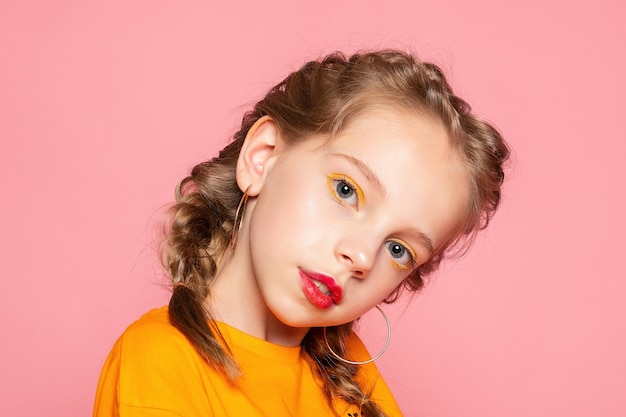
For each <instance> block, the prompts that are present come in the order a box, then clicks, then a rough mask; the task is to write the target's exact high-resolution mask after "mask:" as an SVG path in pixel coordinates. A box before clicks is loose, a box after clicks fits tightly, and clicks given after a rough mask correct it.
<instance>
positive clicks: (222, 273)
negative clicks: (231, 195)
mask: <svg viewBox="0 0 626 417" xmlns="http://www.w3.org/2000/svg"><path fill="white" fill-rule="evenodd" d="M246 249H247V248H242V247H238V248H237V250H236V251H235V252H231V251H230V250H227V253H225V254H224V256H223V258H222V260H221V261H220V263H219V265H218V270H217V272H216V275H215V279H214V280H213V282H212V284H211V288H210V289H209V295H208V296H207V299H206V301H205V304H206V307H207V308H208V310H209V311H210V312H211V314H212V316H213V318H214V319H215V320H217V321H220V322H222V323H226V324H228V325H229V326H232V327H234V328H236V329H238V330H240V331H242V332H244V333H247V334H249V335H251V336H254V337H257V338H259V339H263V340H267V341H268V342H271V343H275V344H277V345H282V346H298V345H300V343H301V342H302V339H303V338H304V336H305V335H306V333H307V332H308V331H309V328H307V327H305V328H297V327H290V326H287V325H285V324H284V323H282V322H281V321H280V320H279V319H278V318H277V317H276V316H275V315H274V314H273V313H272V312H271V311H270V310H269V309H268V308H267V305H266V304H265V301H264V299H263V296H262V294H261V292H260V291H259V287H258V285H257V282H256V279H255V277H254V274H253V273H252V268H251V266H250V264H249V262H248V260H247V259H245V258H244V257H243V256H241V255H239V256H238V254H241V253H243V252H244V251H245V250H246Z"/></svg>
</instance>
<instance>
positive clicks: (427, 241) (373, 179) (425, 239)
mask: <svg viewBox="0 0 626 417" xmlns="http://www.w3.org/2000/svg"><path fill="white" fill-rule="evenodd" d="M332 155H333V156H337V157H340V158H343V159H345V160H347V161H348V162H350V163H351V164H352V165H354V166H356V167H357V168H358V169H359V171H361V173H362V174H363V176H365V178H366V179H367V180H368V181H369V182H370V183H371V184H372V185H373V186H374V188H376V191H378V192H379V193H380V195H381V196H382V197H385V196H386V195H387V190H386V189H385V186H384V185H383V183H382V182H381V181H380V179H379V178H378V175H376V173H375V172H374V171H373V170H372V169H371V168H370V167H369V166H367V164H366V163H365V162H363V161H361V160H360V159H359V158H355V157H354V156H352V155H347V154H344V153H334V154H332ZM408 233H409V234H411V235H414V236H417V240H418V241H419V242H420V243H421V244H422V245H424V246H425V247H426V249H428V251H429V255H431V256H432V254H433V253H434V252H435V245H433V240H432V239H431V238H430V236H428V235H427V234H425V233H424V232H422V231H421V230H419V229H416V228H414V227H412V228H410V229H409V230H408Z"/></svg>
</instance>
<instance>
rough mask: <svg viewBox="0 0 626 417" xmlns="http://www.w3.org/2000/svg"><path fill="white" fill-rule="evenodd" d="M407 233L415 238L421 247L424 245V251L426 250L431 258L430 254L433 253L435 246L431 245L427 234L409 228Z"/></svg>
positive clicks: (431, 242)
mask: <svg viewBox="0 0 626 417" xmlns="http://www.w3.org/2000/svg"><path fill="white" fill-rule="evenodd" d="M408 232H409V233H410V234H412V235H416V236H417V240H418V241H419V242H420V243H421V244H422V245H424V246H425V247H426V249H428V251H429V252H430V253H429V255H430V256H432V254H433V253H435V246H434V245H433V240H432V239H431V238H430V237H429V236H428V235H427V234H425V233H424V232H422V231H420V230H418V229H415V228H410V229H409V230H408Z"/></svg>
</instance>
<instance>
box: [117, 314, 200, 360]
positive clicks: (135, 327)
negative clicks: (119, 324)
mask: <svg viewBox="0 0 626 417" xmlns="http://www.w3.org/2000/svg"><path fill="white" fill-rule="evenodd" d="M120 339H121V341H122V344H123V345H124V346H125V347H127V348H135V347H136V348H141V349H148V348H149V350H157V351H158V349H159V348H163V347H170V348H171V347H174V346H179V347H187V346H190V344H189V342H188V341H187V338H186V337H185V336H184V335H183V334H182V333H181V332H180V331H179V330H178V329H177V328H176V327H174V326H173V325H172V324H171V323H170V320H169V314H168V310H167V307H161V308H159V309H154V310H151V311H149V312H147V313H146V314H144V315H143V316H141V318H139V319H138V320H137V321H135V322H134V323H132V324H131V325H130V326H128V328H127V329H126V330H125V331H124V333H123V334H122V336H121V338H120Z"/></svg>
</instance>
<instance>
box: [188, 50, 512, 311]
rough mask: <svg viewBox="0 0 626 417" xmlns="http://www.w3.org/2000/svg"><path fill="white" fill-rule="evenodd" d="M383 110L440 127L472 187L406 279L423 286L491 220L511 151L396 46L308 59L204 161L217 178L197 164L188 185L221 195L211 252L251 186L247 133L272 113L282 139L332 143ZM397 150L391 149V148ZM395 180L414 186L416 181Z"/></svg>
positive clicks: (435, 71) (434, 72)
mask: <svg viewBox="0 0 626 417" xmlns="http://www.w3.org/2000/svg"><path fill="white" fill-rule="evenodd" d="M383 109H386V110H389V111H394V112H397V113H399V112H403V113H404V114H406V115H412V116H414V117H418V118H422V119H425V120H428V121H430V123H431V124H433V125H437V126H439V127H440V128H441V129H442V130H443V131H444V132H445V134H446V137H447V140H448V141H449V145H450V146H451V148H452V150H453V151H454V153H456V155H458V156H459V157H460V158H461V159H462V162H463V169H464V170H465V173H466V181H467V187H468V190H469V192H468V193H467V201H466V206H465V208H464V209H465V212H464V216H463V219H462V223H461V224H458V225H456V226H458V227H456V229H455V230H454V233H452V234H451V235H450V236H449V237H448V239H447V240H446V241H445V242H444V243H443V244H441V245H438V246H437V247H436V248H434V249H435V250H434V251H433V253H432V254H431V256H430V257H429V258H428V259H427V260H426V262H423V263H422V262H420V266H419V268H417V269H416V270H415V271H413V272H412V273H411V274H410V276H409V277H408V279H407V280H405V281H404V287H405V288H407V289H409V290H417V289H419V288H421V286H422V285H423V281H422V277H423V276H424V275H425V274H427V273H430V272H432V271H433V270H434V269H435V268H436V267H437V266H438V264H439V263H440V261H441V260H442V258H443V257H444V255H445V254H446V253H450V252H451V250H452V249H455V251H459V250H462V249H463V248H464V247H466V244H468V243H469V242H471V241H472V238H473V237H474V235H475V233H476V232H477V231H479V230H481V229H483V228H485V227H486V226H487V224H488V223H489V220H490V219H491V217H492V216H493V214H494V212H495V210H496V208H497V207H498V205H499V202H500V187H501V184H502V182H503V179H504V173H503V169H502V165H503V163H504V162H505V161H506V159H507V158H508V155H509V150H508V148H507V146H506V144H505V143H504V141H503V140H502V137H501V136H500V134H499V133H498V132H497V130H496V129H495V128H494V127H493V126H491V125H489V124H488V123H486V122H485V121H483V120H481V119H479V118H477V117H476V116H474V115H473V114H472V113H471V111H470V107H469V106H468V105H467V104H466V103H465V101H463V100H462V99H460V98H459V97H457V96H455V95H454V94H453V92H452V90H451V88H450V86H449V85H448V83H447V82H446V80H445V78H444V76H443V75H442V73H441V71H440V70H439V68H438V67H436V66H435V65H433V64H429V63H425V62H420V61H417V60H416V59H415V58H414V57H412V56H411V55H409V54H406V53H403V52H398V51H381V52H372V53H363V54H356V55H353V56H351V57H349V58H346V57H345V56H343V55H341V54H333V55H330V56H327V57H326V58H324V59H323V60H321V61H312V62H309V63H307V64H305V65H304V66H303V67H302V68H301V69H300V70H298V71H296V72H293V73H292V74H290V75H289V76H288V77H287V78H285V79H284V80H283V81H282V82H281V83H279V84H278V85H276V86H275V87H274V88H272V89H271V90H270V91H269V92H268V93H267V95H266V96H265V98H263V99H262V100H261V101H259V102H258V103H257V104H256V105H255V107H254V109H252V110H251V111H249V112H248V113H247V114H246V115H245V116H244V118H243V122H242V126H241V129H240V130H239V131H238V132H237V133H236V134H235V135H234V140H233V141H232V143H230V144H229V145H228V146H227V147H226V148H224V149H223V150H222V151H221V152H220V155H219V157H218V158H215V159H214V160H213V161H210V162H209V163H207V164H210V165H211V167H212V169H214V167H215V166H219V168H220V172H219V174H217V173H215V172H213V173H211V174H210V175H211V176H213V177H214V178H209V174H208V171H207V170H206V168H207V167H208V165H207V164H200V165H198V167H196V169H194V172H192V175H191V176H190V177H188V178H187V179H186V180H185V181H186V184H185V185H192V184H193V185H194V187H193V188H194V189H195V188H196V187H197V188H199V189H201V191H202V192H203V193H206V194H207V195H216V196H218V197H219V198H220V199H221V200H223V201H220V202H217V203H215V204H217V205H218V207H214V209H217V213H219V216H214V217H216V220H215V221H217V222H219V225H220V226H221V229H222V230H219V231H216V232H217V233H216V232H212V233H211V238H210V239H209V240H213V242H212V246H211V248H212V249H213V250H214V251H216V252H217V253H214V255H219V252H220V251H223V250H225V248H226V247H227V246H228V241H229V239H230V236H231V233H230V232H231V228H232V227H233V224H232V222H233V218H234V212H235V209H236V206H237V204H238V202H239V200H240V198H241V195H242V191H241V189H245V187H246V186H245V185H243V184H240V186H239V187H238V186H237V185H236V183H235V167H236V162H237V159H238V157H239V153H240V150H241V147H242V145H243V143H244V141H245V139H246V137H247V136H249V134H250V130H251V128H253V126H255V124H258V121H259V119H261V118H263V117H269V118H271V120H273V123H274V125H275V127H276V129H277V130H278V131H279V133H280V136H281V138H282V140H283V141H284V143H285V144H297V143H300V142H303V141H307V140H309V139H311V138H313V137H315V138H319V137H325V138H327V139H328V140H330V141H331V140H332V138H333V137H335V136H337V135H339V134H340V133H341V132H342V131H343V130H344V129H346V128H347V127H348V126H349V125H350V124H351V123H352V122H353V121H355V120H357V119H358V118H359V116H360V115H364V114H367V113H368V112H372V111H379V112H381V111H382V112H383V113H384V112H385V110H383ZM381 140H382V139H381ZM393 152H394V150H393V149H389V153H393ZM398 180H399V181H403V182H406V183H407V185H409V186H410V184H411V182H412V181H414V180H415V179H412V178H399V179H398ZM185 188H186V187H185ZM240 188H241V189H240ZM221 205H223V206H224V207H223V208H222V207H219V206H221ZM223 209H225V211H224V210H223ZM218 229H219V228H218ZM463 244H465V245H463ZM205 246H206V245H205ZM395 295H397V292H394V293H393V294H390V299H393V298H394V296H395Z"/></svg>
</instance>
